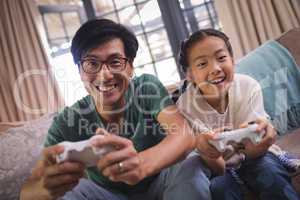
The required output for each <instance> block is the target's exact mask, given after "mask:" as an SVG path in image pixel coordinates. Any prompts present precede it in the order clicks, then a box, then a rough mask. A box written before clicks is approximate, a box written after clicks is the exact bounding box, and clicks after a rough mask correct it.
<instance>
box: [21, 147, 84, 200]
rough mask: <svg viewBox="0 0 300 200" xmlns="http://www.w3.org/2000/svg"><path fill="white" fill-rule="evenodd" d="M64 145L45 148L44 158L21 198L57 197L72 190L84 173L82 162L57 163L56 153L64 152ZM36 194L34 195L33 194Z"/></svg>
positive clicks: (34, 170)
mask: <svg viewBox="0 0 300 200" xmlns="http://www.w3.org/2000/svg"><path fill="white" fill-rule="evenodd" d="M63 151H64V148H63V147H62V146H58V145H55V146H51V147H48V148H45V149H44V150H43V158H42V160H40V161H39V163H38V164H37V166H36V167H35V168H34V169H33V172H32V176H31V177H30V179H29V181H28V182H30V184H28V185H27V186H26V184H25V186H26V187H25V186H24V188H23V190H22V193H21V199H22V200H23V199H43V200H44V199H47V200H52V199H57V198H58V197H61V196H63V195H64V194H65V193H66V192H67V191H70V190H72V189H73V188H74V187H75V186H76V185H77V184H78V181H79V179H80V178H82V177H83V175H84V165H83V164H81V163H74V162H64V163H61V164H57V163H56V160H55V155H57V154H59V153H62V152H63ZM31 195H34V196H31Z"/></svg>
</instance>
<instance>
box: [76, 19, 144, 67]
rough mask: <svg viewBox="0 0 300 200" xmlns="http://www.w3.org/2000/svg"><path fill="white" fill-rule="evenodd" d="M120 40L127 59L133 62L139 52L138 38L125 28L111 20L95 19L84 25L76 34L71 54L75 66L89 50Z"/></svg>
mask: <svg viewBox="0 0 300 200" xmlns="http://www.w3.org/2000/svg"><path fill="white" fill-rule="evenodd" d="M115 38H120V39H121V40H122V42H123V44H124V51H125V55H126V57H127V58H128V59H129V60H130V61H131V62H133V60H134V58H135V56H136V52H137V50H138V46H139V45H138V41H137V38H136V36H135V35H134V34H133V33H132V32H131V31H130V30H129V29H128V28H126V27H125V26H123V25H121V24H118V23H115V22H114V21H111V20H109V19H94V20H90V21H87V22H86V23H84V24H83V25H82V26H81V27H80V28H79V29H78V31H77V32H76V34H75V36H74V38H73V40H72V45H71V52H72V55H73V60H74V63H75V64H79V63H80V60H81V59H82V56H84V54H86V53H87V52H88V51H89V50H91V49H93V48H96V47H97V46H99V45H101V44H103V43H105V42H108V41H110V40H112V39H115Z"/></svg>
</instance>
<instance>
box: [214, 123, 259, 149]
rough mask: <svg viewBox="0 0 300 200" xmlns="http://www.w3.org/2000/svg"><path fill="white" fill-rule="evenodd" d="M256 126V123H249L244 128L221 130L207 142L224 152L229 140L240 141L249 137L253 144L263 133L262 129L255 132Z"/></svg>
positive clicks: (257, 141) (256, 142)
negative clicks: (259, 131)
mask: <svg viewBox="0 0 300 200" xmlns="http://www.w3.org/2000/svg"><path fill="white" fill-rule="evenodd" d="M257 126H258V125H257V124H251V125H249V126H248V127H246V128H241V129H236V130H232V131H225V132H222V133H220V134H219V135H218V136H217V137H216V138H215V139H213V140H209V143H210V144H211V145H213V146H214V147H215V148H216V149H217V150H218V151H219V152H224V151H225V150H226V149H227V148H228V147H229V146H230V144H229V143H230V142H235V143H240V142H242V140H244V139H250V141H251V142H252V143H253V144H258V143H259V142H260V141H261V139H262V137H263V135H264V131H263V132H261V133H256V132H255V131H256V128H257Z"/></svg>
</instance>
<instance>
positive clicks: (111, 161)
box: [91, 128, 146, 185]
mask: <svg viewBox="0 0 300 200" xmlns="http://www.w3.org/2000/svg"><path fill="white" fill-rule="evenodd" d="M96 133H97V134H103V135H104V137H103V138H100V139H99V138H96V139H94V140H92V142H91V143H92V145H93V146H95V147H98V148H101V147H104V146H106V145H111V146H114V147H115V148H116V151H112V152H109V153H107V154H106V155H104V156H103V157H102V158H101V159H100V160H99V161H98V164H97V167H98V169H99V170H100V171H101V172H102V174H103V175H104V176H106V177H108V178H109V179H110V180H111V181H114V182H124V183H126V184H129V185H135V184H137V183H138V182H140V181H141V180H142V179H144V178H145V176H146V175H145V173H144V172H143V169H142V167H141V164H142V161H141V159H140V157H139V153H138V152H137V151H136V149H135V147H134V145H133V143H132V141H131V140H129V139H127V138H123V137H120V136H117V135H113V134H109V133H108V132H107V131H106V130H104V129H101V128H99V129H98V130H97V131H96Z"/></svg>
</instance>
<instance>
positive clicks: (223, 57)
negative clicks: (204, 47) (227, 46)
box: [218, 56, 227, 61]
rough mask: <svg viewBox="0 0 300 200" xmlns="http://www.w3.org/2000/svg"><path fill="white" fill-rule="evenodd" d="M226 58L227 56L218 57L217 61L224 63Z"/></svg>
mask: <svg viewBox="0 0 300 200" xmlns="http://www.w3.org/2000/svg"><path fill="white" fill-rule="evenodd" d="M226 58H227V56H220V57H219V58H218V59H219V60H220V61H225V60H226Z"/></svg>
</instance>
